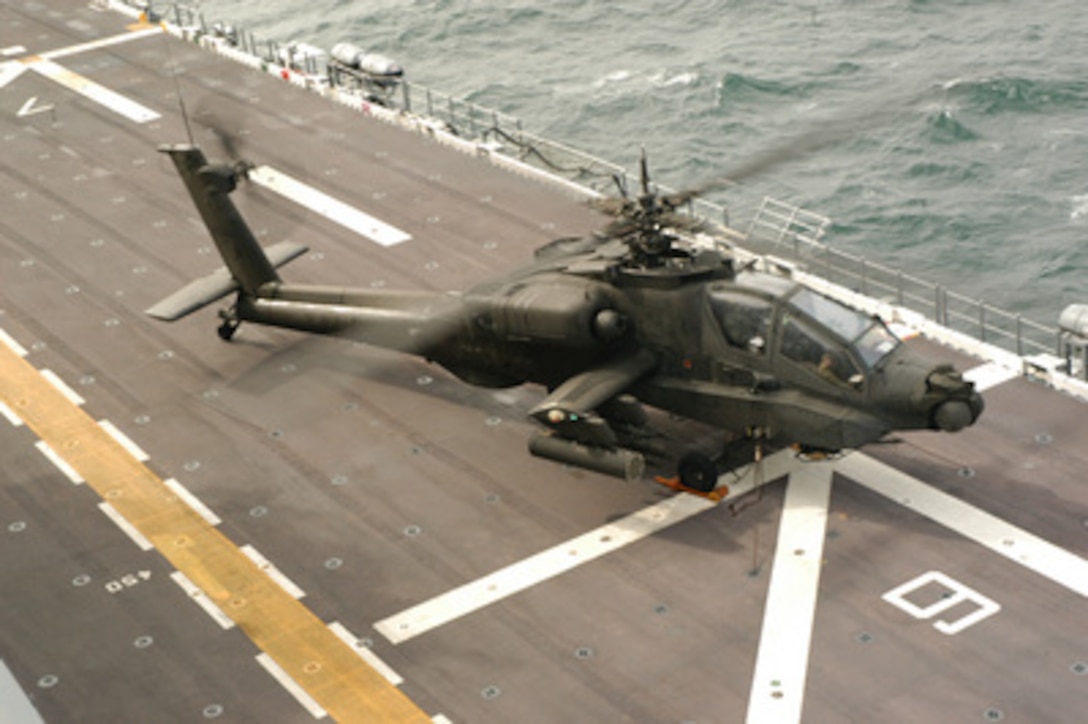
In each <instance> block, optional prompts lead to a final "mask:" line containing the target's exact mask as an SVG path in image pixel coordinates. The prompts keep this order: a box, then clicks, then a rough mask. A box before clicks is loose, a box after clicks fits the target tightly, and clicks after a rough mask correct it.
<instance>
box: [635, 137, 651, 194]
mask: <svg viewBox="0 0 1088 724" xmlns="http://www.w3.org/2000/svg"><path fill="white" fill-rule="evenodd" d="M638 175H639V180H640V182H641V183H642V195H643V196H649V195H650V168H649V165H648V164H647V163H646V147H645V146H642V153H641V155H640V156H639V161H638Z"/></svg>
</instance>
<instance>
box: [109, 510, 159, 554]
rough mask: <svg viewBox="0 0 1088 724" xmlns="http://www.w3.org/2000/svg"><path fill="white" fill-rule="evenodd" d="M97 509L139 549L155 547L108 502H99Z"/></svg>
mask: <svg viewBox="0 0 1088 724" xmlns="http://www.w3.org/2000/svg"><path fill="white" fill-rule="evenodd" d="M98 509H99V510H101V511H102V512H103V513H105V514H106V517H107V518H109V519H110V520H112V521H113V522H114V523H115V524H116V525H117V527H118V528H120V529H121V530H122V531H124V533H125V535H127V536H128V537H129V538H131V539H132V542H133V543H135V544H136V545H138V546H139V547H140V549H141V550H145V551H149V550H151V549H152V548H154V547H155V546H153V545H151V541H149V540H148V539H147V538H146V537H145V536H144V534H143V533H141V532H140V531H138V530H136V526H134V525H133V524H132V523H129V522H128V520H127V519H126V518H125V517H124V516H123V515H121V514H120V513H118V512H117V509H116V508H114V507H113V506H112V505H110V504H109V503H99V504H98Z"/></svg>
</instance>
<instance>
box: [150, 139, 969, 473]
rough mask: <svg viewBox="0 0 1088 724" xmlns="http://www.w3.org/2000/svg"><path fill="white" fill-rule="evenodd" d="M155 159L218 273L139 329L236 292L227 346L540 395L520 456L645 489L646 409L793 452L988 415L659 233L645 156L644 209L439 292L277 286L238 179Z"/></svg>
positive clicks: (281, 260)
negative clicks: (254, 328)
mask: <svg viewBox="0 0 1088 724" xmlns="http://www.w3.org/2000/svg"><path fill="white" fill-rule="evenodd" d="M160 150H162V151H163V152H165V153H167V154H168V155H169V156H170V157H171V158H172V159H173V162H174V164H175V166H176V167H177V170H178V172H179V173H180V175H181V177H182V179H183V180H184V182H185V185H186V187H187V189H188V191H189V193H190V195H191V196H192V198H193V201H194V203H195V204H196V207H197V209H198V210H199V211H200V214H201V216H202V217H203V220H204V223H205V225H206V226H207V227H208V230H209V232H210V233H211V236H212V238H213V239H214V241H215V243H216V245H217V247H218V249H219V252H220V254H221V256H222V257H223V260H224V262H225V263H226V268H221V269H219V270H218V271H216V272H215V273H213V274H211V275H210V276H208V277H204V278H202V279H199V280H197V281H195V282H193V283H191V284H189V285H187V286H186V287H184V288H182V289H181V290H179V291H178V292H176V293H175V294H173V295H171V296H170V297H168V298H167V299H165V300H163V301H162V302H159V303H158V304H156V305H155V306H153V307H152V308H151V309H149V310H148V313H149V314H150V315H152V316H154V317H157V318H160V319H165V320H175V319H179V318H181V317H183V316H185V315H187V314H189V313H191V312H193V311H195V310H197V309H199V308H201V307H204V306H206V305H208V304H211V303H213V302H215V301H216V300H218V299H221V298H223V297H226V296H227V295H229V294H232V293H236V295H237V296H236V299H235V302H234V304H233V305H231V306H230V307H229V308H227V309H224V310H222V311H221V312H220V317H221V318H222V324H221V326H220V327H219V335H220V336H221V337H222V338H223V339H224V340H229V339H230V338H231V337H232V336H233V334H234V333H235V330H236V329H237V328H238V325H239V324H240V323H242V322H254V323H258V324H265V325H273V326H278V327H287V328H291V329H296V330H303V331H307V332H313V333H317V334H325V335H332V336H335V337H342V338H346V339H351V340H357V341H361V342H365V343H367V344H372V345H376V346H380V347H385V348H389V349H393V350H398V351H401V352H406V353H410V354H414V355H419V356H421V357H424V358H426V359H428V360H430V361H432V362H435V363H437V364H439V365H441V366H442V367H444V368H446V369H447V370H449V371H450V372H452V373H453V374H455V375H456V376H458V377H459V378H461V379H462V380H465V381H466V382H469V383H472V384H474V385H481V386H487V387H503V386H511V385H518V384H522V383H525V382H534V383H538V384H541V385H544V386H545V387H546V388H547V390H548V391H549V392H548V394H547V396H546V397H545V398H544V399H543V400H542V401H541V402H540V403H539V404H537V405H536V406H534V407H533V408H532V410H531V411H530V415H531V416H532V417H533V418H535V420H537V421H538V422H539V423H540V424H541V425H542V426H543V431H541V432H538V433H537V434H535V435H534V437H533V438H532V440H531V441H530V444H529V447H530V450H531V452H533V453H534V454H536V455H539V456H542V457H546V458H550V459H553V460H557V461H561V462H564V463H568V464H572V465H576V466H581V467H586V468H590V469H594V470H597V471H601V472H605V473H609V474H613V475H618V476H624V477H627V478H628V479H631V478H634V477H638V476H639V475H641V474H642V472H643V469H644V466H645V454H648V453H652V452H654V450H655V448H654V446H653V445H652V444H650V443H649V442H648V441H652V440H653V439H654V437H655V436H654V434H653V431H652V429H651V428H650V426H649V423H648V418H647V415H646V412H645V410H644V409H643V408H642V404H646V405H650V406H653V407H656V408H659V409H662V410H665V411H667V412H670V413H673V414H675V415H679V416H682V417H684V418H691V419H694V420H697V421H701V422H703V423H706V424H709V425H711V426H714V427H716V428H720V429H722V430H723V431H729V432H730V433H731V440H733V441H734V443H733V444H740V443H743V441H744V440H746V439H747V440H751V439H753V438H760V439H762V440H764V441H767V442H768V443H769V444H772V445H775V444H777V445H783V446H784V445H788V444H798V445H800V446H801V448H802V449H803V450H806V451H838V450H841V449H844V448H854V447H858V446H861V445H864V444H866V443H870V442H873V441H876V440H879V439H880V438H882V437H884V436H885V435H886V434H888V433H889V432H891V431H893V430H908V429H934V430H946V431H958V430H961V429H963V428H965V427H967V426H968V425H971V424H973V423H974V422H975V420H977V419H978V416H979V414H980V413H981V412H982V398H981V397H980V396H979V394H978V393H977V392H976V391H975V389H974V386H973V385H972V383H970V382H967V381H965V380H964V379H963V378H962V377H961V375H960V374H959V373H958V372H956V371H955V370H954V369H953V368H952V367H951V366H950V365H933V364H931V363H929V362H927V361H925V360H923V359H922V358H921V357H920V356H919V355H918V354H917V353H916V352H914V351H912V350H911V349H909V348H908V347H907V346H906V345H905V344H903V343H901V342H900V340H899V339H898V338H896V336H895V335H894V334H893V333H892V332H891V331H890V330H889V329H888V328H887V327H886V326H885V324H884V322H882V321H881V320H880V319H878V318H876V317H869V316H866V315H864V314H861V313H859V312H857V311H854V310H852V309H849V308H847V307H845V306H842V305H841V304H839V303H838V302H836V301H833V300H831V299H829V298H827V297H825V296H821V295H820V294H817V293H815V292H814V291H812V290H811V289H808V288H806V287H804V286H802V285H800V284H798V283H796V282H794V281H792V280H791V279H789V278H785V277H782V276H777V275H772V274H766V273H760V272H757V271H754V270H752V269H749V268H742V269H737V268H735V266H734V263H733V258H732V256H731V255H730V254H728V253H726V252H724V251H723V250H721V249H716V248H700V247H699V246H697V245H692V244H688V243H685V242H683V241H681V240H680V239H679V238H678V237H677V236H676V235H675V234H674V233H670V229H684V228H688V226H689V225H690V219H689V218H688V217H685V216H682V215H681V214H678V213H676V209H677V207H678V206H679V205H681V204H683V203H685V202H686V201H687V200H688V199H690V198H691V197H692V195H693V194H694V193H697V192H686V193H679V194H671V195H662V194H657V193H654V192H652V191H651V187H650V184H649V180H648V178H647V173H646V162H645V155H644V156H643V159H642V174H641V194H640V195H639V196H638V197H637V198H635V199H630V198H628V197H627V195H626V194H624V195H623V196H622V197H617V198H612V199H606V200H604V201H603V203H601V204H600V206H601V207H602V210H605V211H608V212H610V213H612V214H613V215H614V216H616V217H617V218H616V220H615V221H613V222H612V223H611V224H609V225H608V226H607V227H606V228H605V229H604V231H603V232H600V233H597V234H595V235H592V236H588V237H585V238H569V239H557V240H555V241H553V242H551V243H549V244H546V245H545V246H543V247H542V248H540V249H538V250H537V251H536V254H535V259H534V261H533V262H532V263H530V264H528V265H527V266H525V267H523V268H521V269H517V270H515V271H513V272H510V273H508V274H506V275H504V276H501V277H499V278H497V279H494V280H491V281H487V282H484V283H482V284H479V285H477V286H475V287H472V288H471V289H468V290H466V291H463V292H459V293H438V292H430V291H387V290H373V289H344V288H339V287H336V288H333V287H326V286H313V285H300V284H291V283H288V282H284V281H282V280H281V279H280V277H279V275H278V273H277V272H276V269H277V268H278V267H279V266H282V265H283V264H286V263H287V262H288V261H290V260H291V259H293V258H295V257H297V256H299V255H300V254H302V253H304V252H305V251H307V248H306V247H304V246H301V245H298V244H294V243H292V242H281V243H279V244H276V245H274V246H272V247H269V248H268V249H267V250H263V249H262V248H261V247H260V246H259V245H258V243H257V241H256V240H255V239H254V237H253V235H252V233H251V232H250V230H249V228H248V227H247V225H246V223H245V221H244V220H243V219H242V217H241V216H240V214H239V213H238V211H237V210H236V208H235V206H234V204H233V202H232V201H231V200H230V197H229V194H230V192H231V191H233V190H234V189H235V187H236V185H237V183H238V180H239V178H240V177H242V176H244V175H245V173H246V172H247V168H248V166H247V164H245V163H244V162H242V163H236V164H225V163H224V164H210V163H209V162H208V161H207V160H206V158H205V156H204V154H203V152H202V151H201V150H200V149H199V148H198V147H196V146H194V145H191V144H190V145H176V146H165V147H163V148H161V149H160ZM622 190H623V189H622V187H621V191H622ZM737 441H739V443H738V442H737ZM725 452H726V446H725V445H724V440H723V446H722V450H721V453H722V454H721V455H720V456H708V455H706V454H705V453H703V452H697V451H689V452H687V454H684V455H683V456H681V457H680V459H679V464H678V473H679V477H680V482H681V483H682V484H683V485H685V486H687V487H689V488H693V489H696V490H702V491H709V490H712V489H713V488H714V486H715V485H716V483H717V479H718V469H717V466H716V463H715V458H716V457H724V454H725Z"/></svg>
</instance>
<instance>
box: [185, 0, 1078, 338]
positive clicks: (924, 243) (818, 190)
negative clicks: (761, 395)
mask: <svg viewBox="0 0 1088 724" xmlns="http://www.w3.org/2000/svg"><path fill="white" fill-rule="evenodd" d="M200 10H201V12H202V13H203V14H204V16H205V18H206V19H207V20H209V21H212V20H223V21H229V22H233V23H236V24H237V25H239V26H241V27H244V28H246V29H248V30H251V31H253V32H254V33H255V34H256V35H257V36H258V37H259V38H261V39H274V40H277V41H281V42H283V41H288V40H305V41H307V42H311V43H313V44H316V45H319V46H322V47H325V48H329V47H331V46H332V45H333V44H335V43H337V42H340V41H343V40H348V41H352V42H355V43H357V44H359V45H361V46H363V47H365V48H367V49H369V50H373V51H376V52H380V53H383V54H385V55H388V56H391V57H393V58H395V59H396V60H397V61H398V62H400V63H401V65H403V66H404V67H405V69H406V74H407V75H408V77H409V78H411V79H412V80H413V81H416V82H419V83H422V84H424V85H427V86H430V87H433V88H435V89H438V90H442V91H444V92H447V93H452V94H455V95H458V96H463V97H465V98H467V99H469V100H472V101H474V102H476V103H479V104H481V105H485V106H488V107H492V108H497V109H499V110H501V111H504V112H506V113H509V114H511V115H514V116H517V117H519V118H521V119H522V121H523V124H524V127H525V128H526V129H527V130H529V131H532V132H534V133H537V134H540V135H543V136H546V137H548V138H552V139H554V140H558V141H562V142H564V143H567V144H568V145H571V146H574V147H576V148H579V149H581V150H584V151H588V152H590V153H593V154H595V155H598V156H601V157H602V158H605V159H608V160H610V161H613V162H616V163H620V164H622V165H625V166H627V167H629V168H634V167H635V166H636V164H637V158H638V154H639V148H640V147H641V146H644V147H645V148H646V150H647V153H648V154H649V158H650V164H651V167H652V173H653V176H654V180H655V181H659V182H661V183H664V184H667V185H669V186H672V187H674V188H686V187H692V186H697V185H700V184H702V183H704V182H707V181H708V180H711V179H715V178H718V177H721V176H728V177H731V178H735V177H736V176H737V175H740V174H743V175H744V178H743V179H742V181H741V183H740V185H739V186H737V187H735V188H730V189H726V190H724V191H719V192H716V193H715V194H714V195H713V196H712V199H713V200H714V201H717V202H719V203H722V204H724V205H726V206H731V205H732V204H733V203H734V202H735V201H738V200H739V199H740V198H741V197H744V198H746V199H750V198H755V197H761V196H762V195H763V194H770V195H773V196H775V197H777V198H780V199H782V200H785V201H788V202H790V203H793V204H798V205H801V206H803V207H805V208H808V209H811V210H813V211H816V212H818V213H821V214H824V215H826V216H829V217H831V219H832V221H833V225H832V227H831V230H830V232H829V233H828V235H827V236H826V237H825V241H827V242H828V243H830V244H832V245H834V246H836V247H839V248H841V249H844V250H848V251H851V252H854V253H859V254H863V255H865V256H867V257H869V258H871V259H872V260H874V261H878V262H881V263H883V264H886V265H889V266H893V267H900V268H903V269H905V270H907V271H909V272H911V273H913V274H915V275H917V276H921V277H922V278H925V279H927V280H930V281H933V282H938V283H942V284H946V285H948V286H949V287H950V288H952V289H954V290H956V291H959V292H961V293H963V294H967V295H969V296H972V297H977V298H981V299H985V300H987V301H988V302H990V303H992V304H995V305H997V306H999V307H1002V308H1005V309H1008V310H1010V311H1014V312H1019V313H1023V314H1024V315H1026V316H1028V317H1030V318H1033V319H1036V320H1037V321H1041V322H1045V323H1054V322H1055V321H1056V319H1057V316H1058V313H1059V312H1060V310H1061V309H1062V308H1063V307H1064V306H1065V305H1066V304H1070V303H1074V302H1088V288H1086V287H1088V285H1086V284H1085V275H1086V273H1088V51H1086V50H1085V46H1084V39H1085V38H1088V13H1086V12H1084V9H1083V5H1082V4H1081V3H1080V2H1076V1H1075V0H1044V1H1043V2H1039V3H1030V2H1025V1H1023V0H1018V1H1012V0H1010V1H1004V2H1002V1H1000V0H959V1H957V0H932V1H925V0H894V1H892V0H882V1H881V0H875V1H863V0H811V1H809V2H778V1H775V0H687V1H686V2H685V1H683V0H674V1H673V2H664V1H662V0H628V1H627V2H624V3H612V2H604V0H550V1H548V2H544V1H542V0H537V1H536V2H531V1H529V0H505V1H496V2H482V1H480V0H369V1H365V2H364V1H362V0H309V2H305V3H300V2H298V1H297V0H206V1H205V2H203V4H202V5H201V7H200ZM752 166H756V167H758V169H759V170H758V172H752V173H748V171H749V170H750V169H751V168H752Z"/></svg>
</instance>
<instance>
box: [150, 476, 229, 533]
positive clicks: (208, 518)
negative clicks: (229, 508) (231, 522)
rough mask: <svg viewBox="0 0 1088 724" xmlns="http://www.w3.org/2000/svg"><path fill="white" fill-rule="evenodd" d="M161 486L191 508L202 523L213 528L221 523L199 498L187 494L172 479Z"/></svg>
mask: <svg viewBox="0 0 1088 724" xmlns="http://www.w3.org/2000/svg"><path fill="white" fill-rule="evenodd" d="M162 482H163V485H165V486H166V487H168V488H170V492H172V493H173V494H174V495H176V496H178V498H180V499H181V500H182V502H184V503H185V504H186V505H188V506H189V507H190V508H192V509H193V510H194V511H195V512H196V514H197V515H199V516H200V517H201V518H203V519H204V521H205V522H206V523H207V524H208V525H210V526H212V527H213V528H214V527H215V526H217V525H219V524H220V523H222V522H223V521H221V520H220V519H219V516H218V515H216V514H215V513H213V512H212V511H211V509H210V508H209V507H208V506H206V505H204V503H203V502H202V501H201V500H200V498H198V497H196V496H195V495H193V494H192V493H190V492H189V489H188V488H186V487H185V486H184V485H182V484H181V483H179V482H178V481H177V480H174V479H173V478H167V479H166V480H164V481H162Z"/></svg>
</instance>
